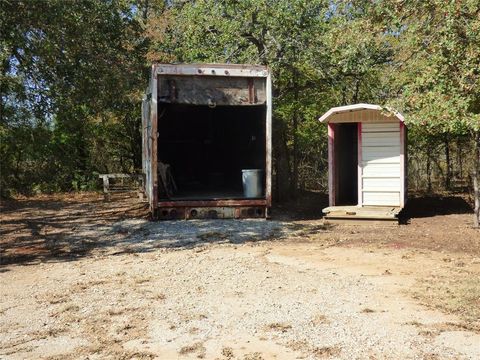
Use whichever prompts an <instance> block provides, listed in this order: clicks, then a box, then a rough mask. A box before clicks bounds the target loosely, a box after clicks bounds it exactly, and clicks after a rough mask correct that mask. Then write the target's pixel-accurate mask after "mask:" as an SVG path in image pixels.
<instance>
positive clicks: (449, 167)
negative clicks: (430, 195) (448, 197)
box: [444, 135, 452, 190]
mask: <svg viewBox="0 0 480 360" xmlns="http://www.w3.org/2000/svg"><path fill="white" fill-rule="evenodd" d="M444 144H445V162H446V163H447V171H446V172H445V190H450V189H451V179H452V161H451V159H450V141H449V139H448V135H446V136H445V140H444Z"/></svg>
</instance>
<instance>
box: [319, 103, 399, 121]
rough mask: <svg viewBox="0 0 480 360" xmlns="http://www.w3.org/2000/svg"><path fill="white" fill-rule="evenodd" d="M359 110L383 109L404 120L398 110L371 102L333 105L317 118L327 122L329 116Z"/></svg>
mask: <svg viewBox="0 0 480 360" xmlns="http://www.w3.org/2000/svg"><path fill="white" fill-rule="evenodd" d="M361 110H377V111H379V112H381V111H384V110H385V111H386V112H388V113H392V114H393V116H395V117H396V118H397V119H398V120H400V121H401V122H404V121H405V118H404V117H403V115H402V114H400V113H399V112H397V111H394V110H392V109H389V108H383V107H381V106H380V105H373V104H354V105H345V106H338V107H334V108H331V109H330V110H328V111H327V112H326V113H325V114H323V115H322V116H321V117H320V118H319V119H318V120H320V122H324V123H328V122H329V121H330V118H331V117H333V116H335V115H337V114H341V113H345V112H353V111H361Z"/></svg>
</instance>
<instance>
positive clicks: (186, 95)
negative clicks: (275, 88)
mask: <svg viewBox="0 0 480 360" xmlns="http://www.w3.org/2000/svg"><path fill="white" fill-rule="evenodd" d="M158 82H159V84H158V85H159V86H158V89H159V90H158V101H159V102H160V103H176V104H190V105H211V106H215V105H261V104H264V103H265V102H266V93H265V81H264V79H260V78H225V77H216V76H208V77H205V76H203V77H199V76H185V75H163V76H159V78H158Z"/></svg>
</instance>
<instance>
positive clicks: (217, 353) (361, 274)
mask: <svg viewBox="0 0 480 360" xmlns="http://www.w3.org/2000/svg"><path fill="white" fill-rule="evenodd" d="M306 196H307V198H308V201H305V199H303V201H302V200H301V201H299V202H297V203H292V204H287V205H284V206H282V207H278V208H275V209H273V216H272V219H271V220H268V221H265V220H203V221H201V220H194V221H176V222H175V221H165V222H150V221H148V218H147V213H146V208H145V206H144V205H143V204H141V203H138V202H137V201H136V200H135V199H134V198H128V197H123V198H117V199H115V201H112V202H103V200H102V197H101V196H100V195H97V194H92V193H85V194H75V195H56V196H37V197H34V198H26V199H17V200H16V201H4V202H2V205H1V228H0V236H1V249H0V251H1V252H0V254H1V259H0V260H1V263H0V289H1V291H0V358H2V359H38V358H45V359H133V358H135V359H198V358H205V359H221V360H225V359H242V360H253V359H255V360H259V359H323V358H332V359H334V358H337V359H478V358H480V277H479V275H480V232H479V231H478V230H474V229H472V228H471V222H472V218H471V214H470V211H471V210H470V208H469V206H468V204H467V203H466V202H465V201H464V200H463V198H462V197H461V196H454V195H451V196H445V197H435V198H426V197H419V198H413V199H411V201H410V203H409V207H408V208H407V209H406V210H407V211H406V212H405V215H404V219H403V222H404V225H400V226H398V227H394V228H392V227H389V228H381V227H371V226H362V227H360V226H325V225H323V223H322V220H321V208H322V207H323V206H324V204H325V198H324V197H323V196H321V195H316V194H307V195H306Z"/></svg>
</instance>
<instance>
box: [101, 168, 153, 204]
mask: <svg viewBox="0 0 480 360" xmlns="http://www.w3.org/2000/svg"><path fill="white" fill-rule="evenodd" d="M98 177H99V178H100V179H102V180H103V196H104V198H105V200H110V198H111V194H112V193H126V192H132V191H137V193H138V197H139V198H140V200H143V199H144V181H143V175H140V174H99V175H98Z"/></svg>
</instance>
